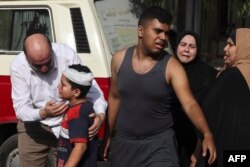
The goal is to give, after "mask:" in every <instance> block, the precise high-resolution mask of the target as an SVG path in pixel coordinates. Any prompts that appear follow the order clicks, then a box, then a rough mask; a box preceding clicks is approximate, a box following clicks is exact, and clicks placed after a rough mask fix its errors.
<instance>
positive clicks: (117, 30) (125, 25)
mask: <svg viewBox="0 0 250 167" xmlns="http://www.w3.org/2000/svg"><path fill="white" fill-rule="evenodd" d="M95 7H96V10H97V13H98V16H99V19H100V23H101V26H102V28H103V33H104V35H105V38H106V40H107V43H108V46H109V49H110V51H111V53H114V52H116V51H117V50H120V49H122V48H127V47H129V46H133V45H135V44H136V42H137V33H136V30H137V23H138V19H139V18H138V16H139V15H140V12H141V9H140V6H137V7H138V8H137V9H135V7H136V5H135V4H134V2H133V1H131V0H98V1H96V2H95ZM137 12H139V13H137Z"/></svg>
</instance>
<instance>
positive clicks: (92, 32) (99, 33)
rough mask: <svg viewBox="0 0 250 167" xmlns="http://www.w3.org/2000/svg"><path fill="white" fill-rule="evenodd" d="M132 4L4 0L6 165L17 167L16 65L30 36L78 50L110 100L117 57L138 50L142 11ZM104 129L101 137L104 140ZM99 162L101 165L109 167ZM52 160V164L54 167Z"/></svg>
mask: <svg viewBox="0 0 250 167" xmlns="http://www.w3.org/2000/svg"><path fill="white" fill-rule="evenodd" d="M138 7H139V6H138V4H137V3H135V2H134V1H132V0H43V1H42V0H26V1H22V0H12V1H6V0H4V1H3V0H0V93H1V95H0V166H1V167H7V166H8V167H9V166H11V167H17V166H18V149H17V135H16V133H17V131H16V122H17V119H16V117H15V113H14V110H13V107H12V101H11V84H10V63H11V61H12V60H13V58H14V57H15V56H16V55H17V54H18V53H20V52H21V51H22V47H23V43H22V42H23V39H24V37H25V36H26V34H27V33H30V32H32V31H40V32H43V33H45V34H47V36H48V37H49V38H50V39H51V41H52V42H58V43H65V44H67V45H69V46H71V47H72V48H73V49H75V50H76V51H77V53H78V54H79V56H80V57H81V59H82V61H83V63H84V64H85V65H87V66H88V67H90V69H91V70H92V71H93V73H94V76H95V79H96V80H97V82H98V83H99V85H100V87H101V89H102V90H103V92H104V95H105V98H107V95H108V89H109V79H110V75H111V74H110V60H111V55H112V53H114V52H115V51H117V50H118V49H121V48H126V47H128V46H131V45H134V44H135V43H136V40H137V35H136V27H137V21H138V16H139V13H140V11H141V10H140V9H139V8H138ZM103 133H104V129H102V131H101V132H100V135H99V136H100V140H101V139H102V137H103ZM104 165H105V164H104V163H101V162H100V163H99V165H98V166H104ZM47 166H51V165H50V161H49V160H48V165H47Z"/></svg>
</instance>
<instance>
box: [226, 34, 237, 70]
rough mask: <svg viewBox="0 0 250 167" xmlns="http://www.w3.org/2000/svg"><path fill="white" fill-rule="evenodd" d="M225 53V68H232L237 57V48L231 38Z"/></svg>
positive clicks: (228, 40)
mask: <svg viewBox="0 0 250 167" xmlns="http://www.w3.org/2000/svg"><path fill="white" fill-rule="evenodd" d="M224 53H225V55H224V66H225V67H230V66H232V65H233V63H234V59H235V56H236V46H235V44H234V42H233V40H232V39H231V38H228V39H227V45H226V46H225V48H224Z"/></svg>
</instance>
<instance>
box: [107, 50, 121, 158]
mask: <svg viewBox="0 0 250 167" xmlns="http://www.w3.org/2000/svg"><path fill="white" fill-rule="evenodd" d="M124 54H125V50H122V51H119V52H117V53H116V54H115V55H114V56H113V57H112V61H111V75H112V77H111V82H110V89H109V97H108V104H109V109H108V131H107V132H106V135H105V141H104V150H103V158H104V160H108V148H109V144H110V137H111V134H112V131H113V130H114V125H115V122H116V118H117V115H118V109H119V105H120V96H119V92H118V86H117V72H118V70H119V68H120V65H121V62H122V60H123V57H124Z"/></svg>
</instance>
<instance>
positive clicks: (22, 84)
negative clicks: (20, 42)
mask: <svg viewBox="0 0 250 167" xmlns="http://www.w3.org/2000/svg"><path fill="white" fill-rule="evenodd" d="M52 49H53V52H54V54H53V60H54V67H53V68H52V69H51V70H50V71H49V72H48V73H47V74H42V73H38V72H35V71H34V70H33V69H32V68H31V67H30V66H29V63H28V62H27V60H26V56H25V54H24V52H21V53H20V54H19V55H17V57H16V58H15V59H14V60H13V61H12V63H11V83H12V101H13V106H14V109H15V113H16V116H17V118H18V119H20V120H22V121H24V122H25V121H41V122H42V123H43V124H45V125H48V126H50V127H51V128H52V131H53V132H54V134H55V135H56V136H58V134H59V130H60V126H59V125H60V123H61V120H62V116H59V117H48V118H46V119H44V120H42V119H41V117H40V115H39V110H40V109H41V108H43V107H45V104H46V102H48V101H49V100H55V101H62V99H60V97H59V94H58V88H57V86H58V84H59V82H60V78H61V75H62V72H63V70H64V69H65V68H66V67H68V66H69V65H72V64H81V60H80V58H79V56H78V55H77V53H76V52H75V51H74V50H73V49H71V48H70V47H69V46H67V45H65V44H55V43H53V44H52ZM87 97H88V98H89V99H90V101H92V102H93V104H94V110H95V112H96V113H105V111H106V108H107V102H106V101H105V99H104V96H103V92H102V91H101V89H100V87H99V86H98V84H97V82H96V81H95V80H93V84H92V87H91V88H90V91H89V93H88V94H87Z"/></svg>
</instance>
